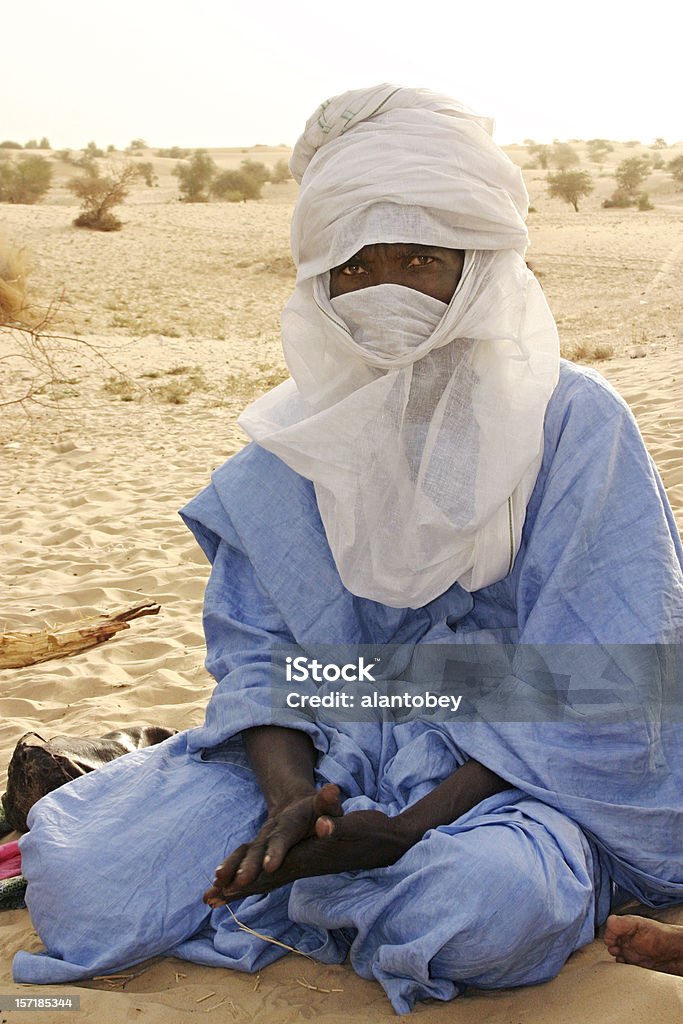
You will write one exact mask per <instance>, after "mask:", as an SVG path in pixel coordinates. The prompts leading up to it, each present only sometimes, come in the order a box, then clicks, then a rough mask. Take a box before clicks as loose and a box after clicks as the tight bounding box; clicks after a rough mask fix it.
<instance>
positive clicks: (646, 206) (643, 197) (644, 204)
mask: <svg viewBox="0 0 683 1024" xmlns="http://www.w3.org/2000/svg"><path fill="white" fill-rule="evenodd" d="M638 209H639V210H654V206H653V205H652V203H651V202H650V196H649V195H648V193H647V192H641V193H640V195H639V196H638Z"/></svg>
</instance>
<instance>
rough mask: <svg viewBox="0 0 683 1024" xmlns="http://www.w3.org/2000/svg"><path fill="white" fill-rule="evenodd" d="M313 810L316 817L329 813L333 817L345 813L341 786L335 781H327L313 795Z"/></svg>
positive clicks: (338, 816)
mask: <svg viewBox="0 0 683 1024" xmlns="http://www.w3.org/2000/svg"><path fill="white" fill-rule="evenodd" d="M313 811H314V813H315V816H316V818H319V817H322V816H323V815H328V816H329V817H332V818H340V817H341V816H342V814H343V813H344V812H343V811H342V807H341V793H340V790H339V786H337V785H335V784H334V783H333V782H327V783H325V785H324V786H322V787H321V788H320V789H319V790H318V792H317V793H316V794H315V796H314V797H313Z"/></svg>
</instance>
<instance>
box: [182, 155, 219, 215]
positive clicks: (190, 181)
mask: <svg viewBox="0 0 683 1024" xmlns="http://www.w3.org/2000/svg"><path fill="white" fill-rule="evenodd" d="M173 174H175V176H176V177H177V179H178V188H179V189H180V192H181V199H182V201H183V202H184V203H206V202H208V199H209V193H210V192H211V186H212V184H213V182H214V179H215V178H216V175H217V174H218V167H217V165H216V163H215V161H214V160H212V159H211V157H210V156H209V154H208V153H207V152H206V150H205V149H198V150H197V151H196V152H195V153H194V154H193V156H192V159H191V160H190V161H189V162H188V163H186V164H183V163H178V164H176V165H175V167H174V168H173Z"/></svg>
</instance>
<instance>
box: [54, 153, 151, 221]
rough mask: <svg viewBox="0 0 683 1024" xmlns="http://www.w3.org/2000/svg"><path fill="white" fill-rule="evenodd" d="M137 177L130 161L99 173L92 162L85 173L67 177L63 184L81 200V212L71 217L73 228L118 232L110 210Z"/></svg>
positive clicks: (124, 197) (125, 195)
mask: <svg viewBox="0 0 683 1024" xmlns="http://www.w3.org/2000/svg"><path fill="white" fill-rule="evenodd" d="M139 177H140V173H139V170H138V168H137V167H136V165H135V164H133V163H125V164H121V165H120V166H118V167H117V166H112V167H111V168H110V171H109V174H101V173H100V171H99V168H98V167H97V164H95V163H93V165H92V167H91V168H90V169H89V170H88V171H86V173H85V174H81V175H79V176H78V177H77V178H70V179H69V181H67V183H66V187H67V188H68V189H69V191H71V192H73V193H74V195H75V196H77V197H78V198H79V199H80V200H81V212H80V214H79V215H78V217H76V219H75V220H74V224H75V225H76V227H79V228H92V229H93V230H95V231H119V230H120V228H121V227H122V223H121V221H120V220H119V219H118V217H117V216H116V215H115V214H113V213H112V210H113V208H114V207H115V206H119V205H120V204H121V203H122V202H123V201H124V200H125V199H126V197H127V196H128V194H129V192H130V188H131V185H132V184H133V182H134V181H135V179H136V178H139Z"/></svg>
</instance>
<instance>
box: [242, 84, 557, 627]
mask: <svg viewBox="0 0 683 1024" xmlns="http://www.w3.org/2000/svg"><path fill="white" fill-rule="evenodd" d="M398 93H400V94H402V95H403V102H409V100H410V97H411V96H412V95H413V93H412V92H411V91H410V90H398V92H393V93H392V94H391V98H392V100H394V101H395V99H396V96H397V94H398ZM353 95H356V94H353ZM429 95H431V94H429ZM375 99H376V97H375ZM444 102H445V101H444ZM338 106H339V104H338ZM341 106H342V107H344V104H341ZM327 114H328V119H329V108H327ZM408 114H409V115H410V116H411V117H413V116H414V117H415V118H417V119H418V120H420V119H422V120H420V124H421V125H422V129H423V130H424V132H425V133H426V134H425V137H426V138H430V139H431V138H432V130H433V127H434V118H437V119H439V118H440V119H441V120H442V121H445V122H446V126H445V127H444V125H443V124H441V123H439V132H438V133H437V134H438V135H439V138H440V139H441V142H440V145H439V146H434V147H432V148H431V149H430V150H429V152H428V153H425V154H422V156H421V159H422V173H421V174H420V175H418V177H417V178H416V174H417V171H416V165H415V160H414V156H415V153H414V146H413V145H412V144H411V141H410V138H409V137H406V136H405V134H404V128H403V127H402V125H403V123H404V121H405V118H406V117H407V115H408ZM396 118H399V119H400V124H398V123H397V121H396ZM425 118H426V119H427V121H425V120H424V119H425ZM387 121H390V122H391V124H390V125H389V127H387ZM463 126H465V127H466V128H467V132H468V134H467V137H466V142H467V145H466V146H465V148H464V150H463V151H461V149H459V142H460V141H462V128H463ZM375 128H377V131H375V132H374V136H373V131H374V129H375ZM385 129H387V130H386V131H385ZM442 130H444V131H445V130H447V131H448V133H450V143H451V144H450V146H448V147H444V139H443V136H442V134H440V133H441V132H442ZM475 130H476V133H479V135H481V136H482V138H483V139H486V140H487V141H486V143H482V142H481V140H479V145H480V146H482V147H483V153H484V157H485V161H484V162H485V163H486V165H487V171H486V173H487V174H488V177H489V179H490V185H487V189H494V190H495V189H497V190H498V191H499V192H500V193H501V198H500V204H499V205H500V209H499V211H498V213H496V215H495V217H497V218H498V221H497V222H496V220H495V218H494V219H493V220H491V221H490V222H489V224H488V227H487V233H488V240H489V242H490V243H491V244H490V245H489V246H488V247H486V246H483V247H480V248H476V249H472V248H471V247H467V246H463V245H462V244H461V243H462V238H463V232H462V229H461V226H460V225H461V224H465V223H467V224H470V225H471V224H473V223H475V222H476V221H480V222H483V220H484V219H485V218H484V216H483V214H482V203H481V198H482V197H481V195H480V194H479V193H478V192H477V190H476V189H474V191H471V190H469V189H468V188H467V187H465V186H466V184H467V182H470V181H471V179H472V177H473V176H475V177H476V176H477V174H478V173H479V171H480V170H481V168H479V169H477V167H476V166H473V158H472V152H471V146H470V143H471V142H472V136H471V132H472V131H475ZM360 132H362V134H363V143H362V148H363V150H364V152H365V153H366V156H367V157H368V159H367V160H365V162H364V163H363V165H362V170H361V171H360V172H358V171H357V161H358V150H357V147H356V146H355V145H354V146H349V143H350V142H352V140H354V139H355V138H356V136H357V133H360ZM329 134H331V133H329ZM373 140H374V141H373ZM392 140H393V141H392ZM331 147H334V148H335V155H334V165H335V166H334V170H333V169H332V168H331V167H330V165H329V161H322V162H321V158H322V156H323V154H324V151H325V149H326V148H331ZM345 147H348V148H345ZM491 147H493V149H494V150H495V154H493V153H492V150H491ZM387 150H390V160H389V164H390V165H391V170H390V172H389V171H388V170H387V168H388V164H387V159H386V154H387ZM373 152H374V154H375V157H376V160H375V163H374V164H373V161H372V160H371V159H370V156H371V155H372V153H373ZM295 156H296V150H295ZM494 156H495V159H494ZM459 161H462V163H463V166H464V168H465V170H463V171H462V173H460V174H459V175H458V173H456V171H455V170H454V167H455V166H456V165H457V164H458V162H459ZM375 165H376V167H375ZM496 166H498V175H497V178H496V175H495V174H494V171H495V168H496ZM373 167H375V170H372V168H373ZM318 171H319V174H320V175H321V176H322V178H323V179H324V188H323V187H322V185H321V183H320V180H319V174H318ZM439 178H443V182H442V185H441V190H442V192H443V196H441V198H440V200H439V201H440V202H442V203H443V205H444V206H445V205H446V199H445V195H446V192H447V189H448V187H449V186H448V183H449V182H450V183H451V185H450V187H451V192H452V196H453V201H452V210H451V211H450V213H449V215H448V216H443V217H441V216H439V217H437V218H436V220H435V214H434V210H435V205H434V203H435V190H434V182H435V181H436V180H438V179H439ZM382 180H384V182H385V185H384V194H383V198H382V200H381V201H380V202H377V203H376V202H374V199H373V197H374V196H375V195H376V194H377V192H378V190H379V189H380V187H381V182H382ZM513 180H514V181H516V182H517V184H516V186H515V188H514V189H512V193H511V192H509V191H508V188H512V186H511V185H510V182H511V181H513ZM520 183H521V174H520V172H519V171H518V169H517V168H514V167H513V165H511V164H510V161H509V160H508V158H507V157H506V156H505V155H504V154H503V153H502V151H500V150H498V149H497V147H495V146H494V144H493V143H492V142H491V141H490V139H488V136H486V135H485V133H484V131H483V129H482V128H481V127H480V124H479V123H478V122H477V121H476V120H475V121H471V122H470V121H467V120H466V119H464V117H463V116H458V117H453V116H451V115H449V114H440V113H438V112H435V111H432V110H424V109H421V108H419V107H418V109H416V110H408V111H404V110H403V109H397V110H393V111H388V112H386V113H382V112H380V113H379V114H377V115H376V116H375V118H374V119H373V120H372V121H371V122H361V123H360V124H358V125H355V126H353V127H352V128H350V129H347V130H346V131H345V132H344V134H343V135H339V136H338V137H336V138H332V139H331V140H330V141H328V142H327V143H325V144H324V145H323V146H322V148H321V149H320V150H319V151H318V152H317V153H316V154H315V155H314V156H313V157H311V159H310V163H309V165H308V168H307V170H306V171H305V173H304V178H303V182H302V189H301V194H300V198H299V201H298V203H297V210H296V212H295V216H294V221H293V235H296V240H295V241H294V244H293V249H294V252H295V254H296V253H303V254H307V255H306V257H305V259H306V267H307V269H306V270H305V271H304V272H303V273H302V267H303V266H304V264H301V265H300V267H299V278H298V281H297V286H296V289H295V292H294V294H293V296H292V299H291V300H290V302H289V303H288V305H287V307H286V309H285V311H284V313H283V317H282V338H283V348H284V353H285V358H286V360H287V364H288V366H289V369H290V372H291V374H292V379H291V380H289V381H287V382H285V383H284V384H282V385H280V387H278V388H276V389H274V391H272V392H270V393H269V394H267V395H265V396H264V397H263V398H261V399H259V400H258V401H257V402H255V403H254V404H253V405H252V406H250V407H249V408H248V409H247V410H246V411H245V413H243V414H242V416H241V417H240V424H241V425H242V427H243V428H244V429H245V430H246V431H247V433H248V434H249V435H250V436H251V437H252V438H253V439H254V440H255V441H257V442H258V443H259V444H260V445H262V446H263V447H265V448H267V449H268V450H270V451H272V452H274V453H275V454H276V455H278V456H279V457H280V458H281V459H282V460H283V461H284V462H285V463H286V464H287V465H289V466H290V467H291V468H292V469H294V470H295V471H296V472H298V473H300V474H301V475H303V476H305V477H307V478H309V479H310V480H312V481H313V483H314V485H315V491H316V497H317V501H318V507H319V510H320V515H321V519H322V522H323V525H324V528H325V531H326V534H327V539H328V542H329V544H330V548H331V551H332V555H333V557H334V560H335V563H336V566H337V569H338V571H339V574H340V576H341V579H342V581H343V582H344V584H345V586H346V587H347V588H348V589H349V590H350V591H351V592H352V593H354V594H357V595H358V596H361V597H366V598H370V599H372V600H375V601H379V602H381V603H383V604H386V605H390V606H393V607H422V606H423V605H425V604H427V603H428V602H429V601H430V600H432V599H433V598H435V597H437V596H438V595H439V594H441V593H443V591H445V590H446V589H447V588H448V587H449V586H451V585H452V583H453V582H454V581H456V580H457V581H458V582H459V583H460V584H461V585H462V586H463V587H464V588H466V589H468V590H478V589H480V588H481V587H484V586H487V585H488V584H490V583H493V582H495V581H496V580H499V579H502V578H503V577H504V576H505V575H507V574H508V573H509V572H510V570H511V568H512V564H513V562H514V558H515V555H516V553H517V550H518V549H519V544H520V541H521V535H522V527H523V524H524V518H525V513H526V506H527V503H528V500H529V497H530V495H531V491H532V490H533V486H534V483H535V480H536V476H537V473H538V469H539V466H540V459H541V453H542V446H543V418H544V415H545V409H546V406H547V403H548V400H549V398H550V395H551V394H552V391H553V389H554V387H555V384H556V383H557V378H558V372H559V345H558V338H557V331H556V328H555V324H554V321H553V318H552V315H551V313H550V310H549V309H548V306H547V304H546V302H545V299H544V296H543V293H542V291H541V289H540V287H539V285H538V282H537V281H536V280H535V278H534V277H533V275H532V274H531V273H530V271H528V269H527V267H526V265H525V263H524V260H523V258H522V256H521V255H520V251H519V250H520V247H521V249H522V251H523V245H522V244H521V238H523V239H524V240H525V239H526V230H525V228H524V224H523V220H522V216H521V212H520V211H521V209H522V207H523V206H524V203H523V202H520V198H519V194H520V189H521V190H523V184H520ZM311 190H314V191H315V193H316V195H315V197H314V200H315V201H312V199H311V195H310V192H311ZM325 192H326V193H327V195H328V205H329V206H330V207H331V208H332V209H333V210H336V219H335V217H334V216H332V215H330V214H329V211H327V207H325V205H324V204H323V196H324V194H325ZM513 193H514V194H513ZM406 197H410V202H409V203H407V204H405V205H404V200H405V199H406ZM418 200H419V202H418ZM411 204H412V205H411ZM483 205H484V207H485V208H486V209H489V204H488V201H485V202H484V203H483ZM323 209H325V211H326V212H325V219H326V221H329V224H328V226H327V228H324V225H322V224H321V222H320V220H319V219H318V217H317V215H316V211H317V212H320V211H322V210H323ZM502 210H507V215H506V216H504V215H503V213H502V212H501V211H502ZM302 211H305V215H304V213H303V212H302ZM406 214H407V215H408V216H407V217H406ZM407 222H409V223H410V228H409V230H410V234H405V232H406V230H408V229H407V228H406V227H405V225H406V223H407ZM434 223H438V225H439V237H438V239H436V238H435V236H434V232H433V226H434ZM496 223H497V224H498V227H497V233H496V231H495V230H494V226H495V224H496ZM335 225H337V227H338V228H339V232H338V233H335ZM323 228H324V230H323ZM326 232H327V234H326ZM340 235H341V236H343V237H341V238H340ZM322 236H325V237H326V239H327V241H326V242H324V244H323V243H321V237H322ZM512 237H515V238H516V239H517V242H516V244H514V245H512V244H510V239H511V238H512ZM392 241H403V242H422V243H425V244H428V245H442V246H446V247H448V248H467V249H468V251H467V253H466V256H465V265H464V269H463V274H462V278H461V280H460V284H459V286H458V288H457V289H456V291H455V294H454V295H453V298H452V299H451V302H450V303H449V304H448V306H446V305H445V304H443V303H440V302H438V300H435V299H433V298H431V297H429V296H425V295H423V294H422V293H420V292H416V291H413V290H412V289H409V288H404V287H401V286H397V285H380V286H377V287H373V288H368V289H362V290H360V291H358V292H354V293H351V294H347V295H343V296H339V297H338V298H336V299H334V300H330V298H329V275H328V273H327V272H326V271H328V270H329V269H331V268H332V267H333V266H337V265H339V263H341V262H343V261H344V260H345V259H347V258H349V256H351V255H353V254H354V253H355V252H357V251H359V250H360V249H361V248H362V247H363V246H364V245H368V244H372V243H373V242H392ZM494 243H495V244H494ZM325 246H327V249H326V251H324V249H325ZM315 266H319V267H321V268H322V269H321V270H320V271H318V272H316V273H315V274H314V275H312V276H311V274H310V269H311V267H315ZM345 317H347V318H348V319H345Z"/></svg>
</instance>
